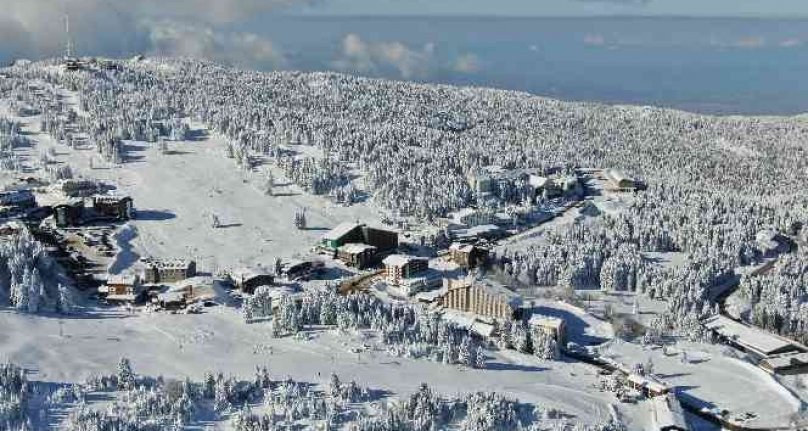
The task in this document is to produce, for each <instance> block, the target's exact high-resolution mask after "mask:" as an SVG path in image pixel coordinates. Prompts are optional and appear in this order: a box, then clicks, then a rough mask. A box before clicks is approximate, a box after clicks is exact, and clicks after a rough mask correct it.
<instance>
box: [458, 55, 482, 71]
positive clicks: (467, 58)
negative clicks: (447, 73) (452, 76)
mask: <svg viewBox="0 0 808 431" xmlns="http://www.w3.org/2000/svg"><path fill="white" fill-rule="evenodd" d="M452 70H454V71H455V72H459V73H477V72H479V70H480V57H478V56H477V55H475V54H463V55H461V56H460V57H457V58H456V59H455V61H454V64H453V65H452Z"/></svg>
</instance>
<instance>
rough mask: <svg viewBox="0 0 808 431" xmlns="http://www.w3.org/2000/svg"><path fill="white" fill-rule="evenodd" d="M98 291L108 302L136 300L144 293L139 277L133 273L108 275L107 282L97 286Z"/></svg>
mask: <svg viewBox="0 0 808 431" xmlns="http://www.w3.org/2000/svg"><path fill="white" fill-rule="evenodd" d="M98 293H100V294H102V295H104V296H106V300H107V301H108V302H129V303H133V302H138V301H140V300H141V299H143V295H144V293H145V291H144V289H143V286H142V285H141V283H140V277H138V276H137V275H134V274H126V275H110V276H109V277H108V278H107V283H106V285H104V286H101V287H99V288H98Z"/></svg>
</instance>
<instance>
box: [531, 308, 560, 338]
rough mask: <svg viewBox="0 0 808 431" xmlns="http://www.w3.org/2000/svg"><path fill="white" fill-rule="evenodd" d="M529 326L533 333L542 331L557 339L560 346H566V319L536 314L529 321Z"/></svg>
mask: <svg viewBox="0 0 808 431" xmlns="http://www.w3.org/2000/svg"><path fill="white" fill-rule="evenodd" d="M528 326H529V327H530V328H531V329H532V330H533V331H542V332H544V333H545V334H548V335H551V336H552V337H553V338H555V340H556V341H557V342H558V344H559V345H564V344H565V343H566V340H567V333H566V332H567V331H566V329H567V325H566V323H565V322H564V319H561V318H558V317H551V316H544V315H541V314H534V315H533V316H531V317H530V320H528Z"/></svg>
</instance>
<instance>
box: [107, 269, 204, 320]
mask: <svg viewBox="0 0 808 431" xmlns="http://www.w3.org/2000/svg"><path fill="white" fill-rule="evenodd" d="M142 263H143V264H144V269H143V271H142V273H140V274H120V275H110V276H108V277H107V281H106V284H104V285H103V286H100V287H99V288H98V293H99V295H100V296H101V297H103V298H104V299H105V300H106V301H107V302H110V303H129V304H134V303H139V302H145V301H146V300H150V302H151V303H153V304H156V305H159V306H161V307H163V308H166V309H177V308H183V307H185V306H186V305H187V303H188V301H189V300H190V299H191V298H192V297H193V296H194V294H195V287H194V283H191V282H190V281H189V279H191V278H194V277H196V276H197V272H196V262H195V261H193V260H190V259H165V260H162V259H154V258H145V259H143V260H142ZM182 282H185V283H183V284H182V286H179V288H176V287H177V286H176V285H174V286H171V287H172V288H169V289H168V291H165V292H164V291H163V290H165V289H164V288H165V286H164V285H165V284H176V283H182Z"/></svg>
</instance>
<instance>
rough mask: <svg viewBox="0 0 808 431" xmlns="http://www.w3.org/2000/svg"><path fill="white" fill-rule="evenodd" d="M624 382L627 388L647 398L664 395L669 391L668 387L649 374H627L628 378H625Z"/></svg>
mask: <svg viewBox="0 0 808 431" xmlns="http://www.w3.org/2000/svg"><path fill="white" fill-rule="evenodd" d="M626 382H627V383H628V386H629V387H631V388H632V389H634V390H636V391H638V392H640V393H642V394H643V395H645V396H647V397H658V396H662V395H666V394H667V393H668V392H669V391H670V388H668V385H666V384H665V383H662V382H660V381H659V380H657V378H656V377H654V376H653V375H650V374H649V375H645V376H642V375H639V374H635V373H629V374H628V376H626Z"/></svg>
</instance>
